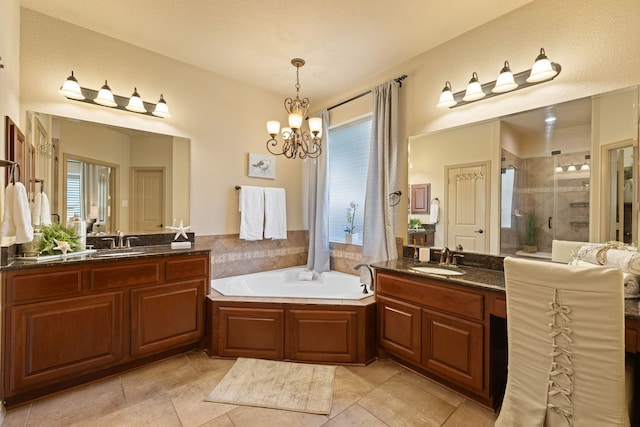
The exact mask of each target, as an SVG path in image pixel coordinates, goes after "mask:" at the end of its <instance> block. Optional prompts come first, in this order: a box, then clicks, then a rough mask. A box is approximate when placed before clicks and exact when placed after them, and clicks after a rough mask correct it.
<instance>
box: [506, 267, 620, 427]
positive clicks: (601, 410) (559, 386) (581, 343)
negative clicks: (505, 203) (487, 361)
mask: <svg viewBox="0 0 640 427" xmlns="http://www.w3.org/2000/svg"><path fill="white" fill-rule="evenodd" d="M504 272H505V283H506V294H507V335H508V340H509V343H508V350H509V367H508V375H507V386H506V390H505V395H504V400H503V403H502V409H501V411H500V414H499V416H498V419H497V421H496V423H495V425H496V426H499V427H524V426H536V427H543V426H544V427H552V426H553V427H555V426H575V427H583V426H584V427H597V426H628V425H629V413H628V408H627V405H628V403H627V397H626V392H627V391H626V389H625V352H624V298H623V283H622V280H623V279H622V272H621V271H620V270H618V269H615V268H609V267H601V266H591V265H588V266H570V265H562V264H555V263H549V262H540V261H531V260H526V259H517V258H506V259H505V260H504Z"/></svg>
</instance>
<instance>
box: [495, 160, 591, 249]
mask: <svg viewBox="0 0 640 427" xmlns="http://www.w3.org/2000/svg"><path fill="white" fill-rule="evenodd" d="M502 159H503V160H502V163H503V166H502V220H501V229H502V233H501V252H502V253H503V254H519V255H527V256H535V257H541V258H548V257H550V256H551V242H552V241H553V240H554V239H558V240H573V241H584V242H586V241H588V240H589V190H590V155H589V152H588V151H576V152H572V153H567V154H563V153H562V152H561V151H560V150H557V151H553V152H552V154H551V155H549V156H542V157H530V158H518V157H516V156H515V155H514V154H513V153H510V152H508V151H507V150H504V149H503V151H502Z"/></svg>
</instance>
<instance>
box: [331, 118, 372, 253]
mask: <svg viewBox="0 0 640 427" xmlns="http://www.w3.org/2000/svg"><path fill="white" fill-rule="evenodd" d="M370 145H371V115H367V117H366V118H365V119H362V120H359V121H357V122H349V123H348V124H345V125H339V126H336V127H333V128H331V129H329V147H328V150H327V152H328V163H327V173H328V175H329V240H330V241H332V242H344V241H345V228H346V227H347V226H348V225H350V224H348V223H347V208H349V205H350V204H351V202H354V203H355V204H356V205H357V208H356V210H355V215H354V223H353V225H354V232H353V233H354V236H353V240H352V242H353V243H354V244H362V225H363V223H364V201H365V193H366V189H367V169H368V167H369V146H370Z"/></svg>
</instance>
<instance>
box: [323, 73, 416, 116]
mask: <svg viewBox="0 0 640 427" xmlns="http://www.w3.org/2000/svg"><path fill="white" fill-rule="evenodd" d="M406 78H407V75H406V74H403V75H401V76H400V77H398V78H396V79H393V80H395V82H396V83H399V84H400V87H402V81H403V80H404V79H406ZM370 93H371V90H368V91H366V92H362V93H361V94H359V95H356V96H354V97H351V98H349V99H347V100H346V101H342V102H339V103H337V104H336V105H332V106H331V107H329V108H327V111H329V110H333V109H334V108H336V107H339V106H341V105H344V104H346V103H347V102H351V101H355V100H356V99H358V98H362V97H363V96H365V95H369V94H370Z"/></svg>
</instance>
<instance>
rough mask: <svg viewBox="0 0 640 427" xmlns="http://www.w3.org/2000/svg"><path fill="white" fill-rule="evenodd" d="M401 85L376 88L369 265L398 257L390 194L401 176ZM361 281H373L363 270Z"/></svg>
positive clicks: (366, 239)
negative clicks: (399, 135)
mask: <svg viewBox="0 0 640 427" xmlns="http://www.w3.org/2000/svg"><path fill="white" fill-rule="evenodd" d="M398 88H399V83H397V82H396V81H395V80H392V81H390V82H387V83H384V84H382V85H380V86H378V87H375V88H374V89H373V90H372V91H371V93H372V95H373V120H372V123H371V149H370V152H369V170H368V175H367V192H366V200H365V208H364V230H363V247H362V255H363V260H364V262H366V263H367V264H370V263H372V262H376V261H384V260H389V259H397V258H398V250H397V247H396V237H395V214H394V212H393V211H392V207H391V206H390V203H389V194H390V193H392V192H394V191H396V188H395V187H396V184H397V175H398V136H397V133H398ZM360 279H361V281H362V283H367V284H369V282H370V281H371V279H370V277H369V273H368V272H367V271H361V272H360Z"/></svg>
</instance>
